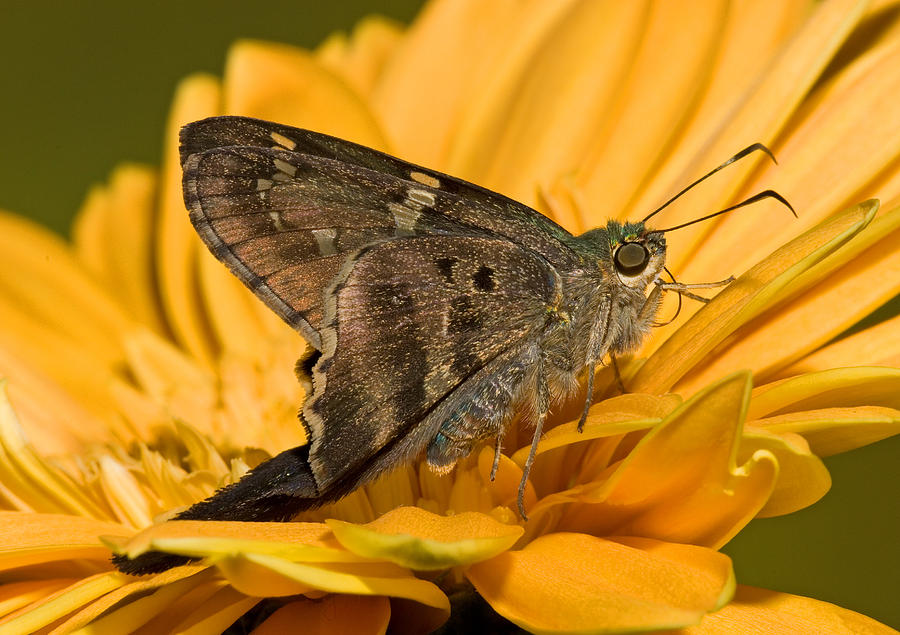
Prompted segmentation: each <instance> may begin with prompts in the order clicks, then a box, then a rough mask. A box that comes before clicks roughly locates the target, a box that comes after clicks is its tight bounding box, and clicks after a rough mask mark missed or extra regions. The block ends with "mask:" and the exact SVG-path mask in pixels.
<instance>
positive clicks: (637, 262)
mask: <svg viewBox="0 0 900 635" xmlns="http://www.w3.org/2000/svg"><path fill="white" fill-rule="evenodd" d="M584 237H585V238H587V239H588V242H590V243H593V244H594V245H595V246H596V247H598V248H599V249H597V256H598V257H599V260H600V262H598V264H599V265H600V267H601V269H603V270H604V271H606V272H607V273H609V274H614V275H615V276H616V277H617V278H618V279H619V280H620V281H621V283H622V284H623V285H625V286H626V287H631V288H634V289H644V288H646V287H647V285H649V284H650V283H651V282H653V281H654V280H656V278H657V277H658V276H659V274H660V272H661V271H662V270H663V267H665V264H666V239H665V236H663V234H662V232H658V231H653V230H650V229H647V227H646V226H645V225H644V224H643V223H620V222H618V221H614V220H611V221H609V222H608V223H607V225H606V227H603V228H599V229H595V230H592V231H590V232H588V233H587V234H585V236H584Z"/></svg>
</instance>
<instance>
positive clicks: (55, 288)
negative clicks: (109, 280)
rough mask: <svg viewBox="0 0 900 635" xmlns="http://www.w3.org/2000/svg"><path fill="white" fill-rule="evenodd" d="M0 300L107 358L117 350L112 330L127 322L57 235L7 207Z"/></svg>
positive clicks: (0, 247)
mask: <svg viewBox="0 0 900 635" xmlns="http://www.w3.org/2000/svg"><path fill="white" fill-rule="evenodd" d="M0 303H2V304H4V305H6V306H8V307H12V308H16V309H18V310H19V311H20V312H21V313H23V314H25V315H26V316H28V317H29V318H30V319H31V320H34V321H35V322H36V323H38V324H40V325H43V326H46V327H48V328H49V329H51V330H53V331H55V332H57V333H60V334H62V335H64V336H65V337H66V338H68V339H71V340H73V341H74V342H76V343H79V344H81V345H83V346H86V347H89V348H90V350H91V352H92V356H93V357H95V358H98V359H101V360H103V361H104V362H105V363H107V364H114V363H116V362H117V361H118V360H119V358H120V356H121V349H120V348H119V347H118V345H117V342H116V337H115V336H116V335H118V334H121V333H123V332H125V330H126V329H128V328H129V324H130V319H129V318H128V317H127V315H126V314H125V312H124V311H123V310H122V307H120V306H119V305H118V303H117V302H116V301H115V300H114V299H113V298H112V297H111V296H110V295H109V294H108V293H107V292H106V291H105V290H104V289H103V288H102V287H101V286H100V285H99V284H98V283H97V282H96V281H95V280H94V279H93V278H92V277H91V276H90V274H88V273H87V272H86V271H85V270H84V268H83V267H82V266H81V264H80V263H79V262H78V261H77V259H76V258H75V256H74V253H73V252H72V250H71V248H70V247H69V246H68V245H67V244H65V243H64V242H63V241H62V239H60V238H59V237H58V236H56V235H54V234H52V233H51V232H50V231H49V230H47V229H45V228H43V227H40V226H39V225H37V224H36V223H33V222H31V221H29V220H26V219H24V218H22V217H19V216H13V215H11V214H7V213H0ZM61 307H65V309H64V310H61Z"/></svg>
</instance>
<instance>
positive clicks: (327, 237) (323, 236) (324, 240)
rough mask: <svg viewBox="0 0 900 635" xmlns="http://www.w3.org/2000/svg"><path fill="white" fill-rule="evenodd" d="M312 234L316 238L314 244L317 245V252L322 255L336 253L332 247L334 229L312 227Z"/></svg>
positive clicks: (335, 231) (334, 234)
mask: <svg viewBox="0 0 900 635" xmlns="http://www.w3.org/2000/svg"><path fill="white" fill-rule="evenodd" d="M312 235H313V236H315V238H316V244H317V245H318V246H319V253H320V254H321V255H323V256H330V255H332V254H336V253H337V249H335V247H334V238H335V236H337V230H335V229H314V230H312Z"/></svg>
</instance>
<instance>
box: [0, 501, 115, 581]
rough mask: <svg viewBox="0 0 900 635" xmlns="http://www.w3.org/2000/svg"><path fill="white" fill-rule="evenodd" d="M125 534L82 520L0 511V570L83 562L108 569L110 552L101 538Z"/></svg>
mask: <svg viewBox="0 0 900 635" xmlns="http://www.w3.org/2000/svg"><path fill="white" fill-rule="evenodd" d="M126 531H128V528H127V527H125V526H123V525H119V524H116V523H110V522H105V521H99V520H93V519H90V518H83V517H79V516H68V515H64V514H33V513H27V512H7V511H0V569H2V570H8V569H13V568H16V567H24V566H28V565H32V564H38V563H43V562H57V561H61V560H65V561H68V560H73V559H80V558H83V559H89V560H97V561H100V563H101V565H100V566H102V567H103V568H109V567H111V565H110V564H109V563H108V561H109V555H110V554H109V549H108V548H106V547H104V546H103V545H101V544H100V540H99V536H101V535H103V534H107V533H118V534H121V533H123V532H126Z"/></svg>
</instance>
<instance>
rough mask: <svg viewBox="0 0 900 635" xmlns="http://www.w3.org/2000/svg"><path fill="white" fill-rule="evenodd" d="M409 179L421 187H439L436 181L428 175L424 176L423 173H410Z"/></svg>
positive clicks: (439, 183)
mask: <svg viewBox="0 0 900 635" xmlns="http://www.w3.org/2000/svg"><path fill="white" fill-rule="evenodd" d="M409 178H411V179H412V180H413V181H415V182H417V183H421V184H422V185H427V186H428V187H433V188H435V189H437V188H439V187H440V186H441V182H440V181H438V180H437V179H436V178H434V177H433V176H431V175H430V174H425V173H424V172H410V173H409Z"/></svg>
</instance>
